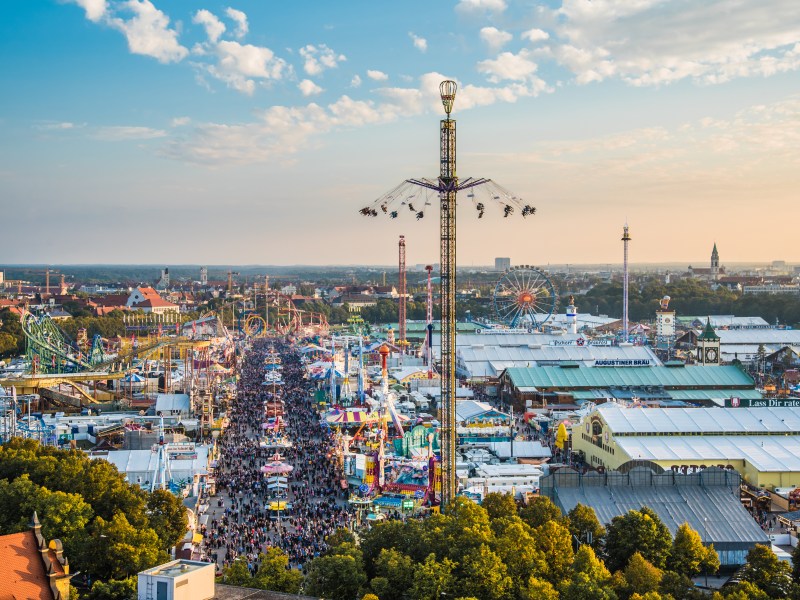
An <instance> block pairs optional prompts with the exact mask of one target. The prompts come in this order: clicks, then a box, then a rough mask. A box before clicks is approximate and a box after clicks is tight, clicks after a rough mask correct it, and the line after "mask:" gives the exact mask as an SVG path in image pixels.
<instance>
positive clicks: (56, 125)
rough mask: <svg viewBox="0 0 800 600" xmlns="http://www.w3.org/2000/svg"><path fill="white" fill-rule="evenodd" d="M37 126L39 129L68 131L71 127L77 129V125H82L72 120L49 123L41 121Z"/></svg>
mask: <svg viewBox="0 0 800 600" xmlns="http://www.w3.org/2000/svg"><path fill="white" fill-rule="evenodd" d="M35 127H36V129H38V130H39V131H68V130H70V129H75V128H76V127H81V125H76V124H75V123H72V122H70V121H61V122H56V121H51V122H47V123H39V124H38V125H36V126H35Z"/></svg>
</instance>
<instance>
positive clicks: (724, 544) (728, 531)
mask: <svg viewBox="0 0 800 600" xmlns="http://www.w3.org/2000/svg"><path fill="white" fill-rule="evenodd" d="M540 485H541V492H542V494H543V495H546V496H548V497H550V498H551V499H552V500H553V501H554V502H555V503H556V505H558V507H559V508H560V509H561V510H562V511H563V512H564V513H566V512H568V511H570V510H572V509H573V508H575V506H577V505H578V504H579V503H580V504H583V505H585V506H591V507H592V508H593V509H594V511H595V513H596V514H597V518H598V519H599V520H600V522H601V523H604V524H608V523H610V522H611V520H612V519H613V518H614V517H616V516H619V515H624V514H626V513H627V512H628V511H629V510H639V509H641V508H642V507H643V506H648V507H650V508H651V509H653V510H654V511H655V512H656V513H657V514H658V516H659V518H660V519H661V520H662V521H663V522H664V524H665V525H666V526H667V528H669V530H670V533H671V534H672V535H673V536H674V535H675V532H676V531H677V529H678V527H680V526H681V525H682V524H683V523H688V524H689V526H690V527H692V529H694V530H696V531H697V532H698V533H699V534H700V536H701V537H702V539H703V541H704V542H710V543H712V544H714V549H715V550H716V551H717V554H718V555H719V559H720V564H721V565H722V566H739V565H743V564H744V563H745V562H746V556H747V552H748V551H749V550H750V549H751V548H752V547H753V546H755V545H756V544H766V545H769V543H770V540H769V537H768V536H767V534H766V533H764V531H762V529H761V528H760V527H759V526H758V524H756V522H755V521H754V520H753V518H752V517H751V516H750V514H749V513H748V512H747V510H746V509H745V508H744V507H743V506H742V504H741V502H740V501H739V485H740V477H739V475H738V474H737V473H736V472H735V471H728V470H724V469H717V468H712V469H708V470H706V471H703V472H702V473H695V474H691V475H683V474H680V473H674V472H673V471H666V472H663V473H656V472H654V471H653V470H651V469H650V468H647V467H636V468H633V469H631V470H630V471H628V472H627V473H622V472H619V471H610V472H606V473H597V472H590V473H587V474H586V475H581V474H579V473H577V472H576V471H573V470H572V469H561V470H559V471H557V472H555V473H553V474H551V475H548V476H547V477H543V478H541V479H540Z"/></svg>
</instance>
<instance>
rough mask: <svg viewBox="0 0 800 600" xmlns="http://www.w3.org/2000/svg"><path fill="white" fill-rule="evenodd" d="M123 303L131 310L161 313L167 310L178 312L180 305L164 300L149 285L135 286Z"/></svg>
mask: <svg viewBox="0 0 800 600" xmlns="http://www.w3.org/2000/svg"><path fill="white" fill-rule="evenodd" d="M125 305H126V306H127V307H128V308H130V309H131V310H143V311H144V312H147V313H149V312H152V313H157V314H163V313H168V312H179V311H180V307H179V306H178V305H177V304H173V303H172V302H167V301H166V300H164V299H163V298H162V297H161V296H160V295H159V294H158V292H157V291H155V290H154V289H153V288H151V287H142V288H136V289H135V290H133V291H132V292H131V294H130V296H128V301H127V302H126V303H125Z"/></svg>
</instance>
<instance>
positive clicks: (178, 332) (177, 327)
mask: <svg viewBox="0 0 800 600" xmlns="http://www.w3.org/2000/svg"><path fill="white" fill-rule="evenodd" d="M180 333H181V325H180V323H175V335H180Z"/></svg>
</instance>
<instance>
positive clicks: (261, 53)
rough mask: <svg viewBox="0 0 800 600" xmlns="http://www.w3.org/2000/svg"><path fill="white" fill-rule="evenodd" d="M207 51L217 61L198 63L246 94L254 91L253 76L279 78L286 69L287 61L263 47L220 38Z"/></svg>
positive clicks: (264, 78)
mask: <svg viewBox="0 0 800 600" xmlns="http://www.w3.org/2000/svg"><path fill="white" fill-rule="evenodd" d="M209 52H211V53H213V54H214V55H216V57H217V63H216V64H215V65H207V64H201V65H198V66H199V67H200V68H202V69H204V70H205V71H206V72H207V73H209V74H210V75H211V76H213V77H215V78H217V79H219V80H220V81H224V82H225V83H227V84H228V86H229V87H231V88H233V89H235V90H238V91H240V92H242V93H244V94H248V95H252V94H253V92H254V91H255V86H256V84H255V80H256V79H261V80H265V81H270V80H279V79H282V78H283V76H284V74H285V72H287V70H288V69H287V65H286V61H284V60H283V59H281V58H277V57H276V56H275V53H274V52H272V50H270V49H269V48H264V47H262V46H253V45H251V44H240V43H239V42H234V41H228V40H222V41H220V42H219V43H217V44H216V45H214V46H213V47H212V48H211V49H210V51H209Z"/></svg>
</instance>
